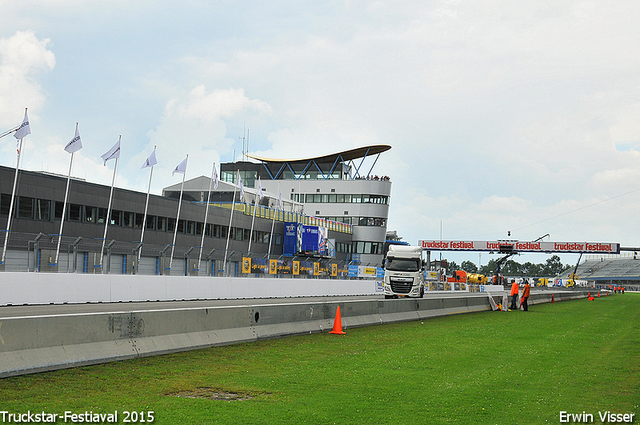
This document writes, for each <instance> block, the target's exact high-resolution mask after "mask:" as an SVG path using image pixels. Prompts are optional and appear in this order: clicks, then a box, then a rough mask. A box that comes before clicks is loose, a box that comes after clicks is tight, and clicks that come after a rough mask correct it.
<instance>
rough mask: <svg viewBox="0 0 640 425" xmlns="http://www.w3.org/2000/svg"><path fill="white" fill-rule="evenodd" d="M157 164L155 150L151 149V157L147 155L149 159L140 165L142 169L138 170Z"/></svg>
mask: <svg viewBox="0 0 640 425" xmlns="http://www.w3.org/2000/svg"><path fill="white" fill-rule="evenodd" d="M157 163H158V161H157V160H156V149H155V148H153V152H151V155H149V158H147V160H146V161H145V162H144V164H142V167H140V168H147V167H153V166H154V165H156V164H157Z"/></svg>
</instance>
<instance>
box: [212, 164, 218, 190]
mask: <svg viewBox="0 0 640 425" xmlns="http://www.w3.org/2000/svg"><path fill="white" fill-rule="evenodd" d="M218 182H219V180H218V170H217V169H216V166H215V165H214V166H213V188H214V189H217V188H218Z"/></svg>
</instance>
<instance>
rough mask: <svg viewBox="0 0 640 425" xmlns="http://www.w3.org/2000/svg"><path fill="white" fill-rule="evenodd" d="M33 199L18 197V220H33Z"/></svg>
mask: <svg viewBox="0 0 640 425" xmlns="http://www.w3.org/2000/svg"><path fill="white" fill-rule="evenodd" d="M34 203H35V199H33V198H25V197H24V196H20V198H19V199H18V218H31V219H32V218H33V205H34Z"/></svg>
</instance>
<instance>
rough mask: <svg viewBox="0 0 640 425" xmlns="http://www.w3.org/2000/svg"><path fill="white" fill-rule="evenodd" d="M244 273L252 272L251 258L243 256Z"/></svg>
mask: <svg viewBox="0 0 640 425" xmlns="http://www.w3.org/2000/svg"><path fill="white" fill-rule="evenodd" d="M242 273H251V258H249V257H242Z"/></svg>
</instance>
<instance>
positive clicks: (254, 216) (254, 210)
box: [248, 193, 258, 254]
mask: <svg viewBox="0 0 640 425" xmlns="http://www.w3.org/2000/svg"><path fill="white" fill-rule="evenodd" d="M257 209H258V194H257V193H256V196H255V198H254V201H253V217H252V218H251V232H250V233H249V249H248V253H249V254H251V238H252V237H253V223H254V222H255V221H256V210H257Z"/></svg>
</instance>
